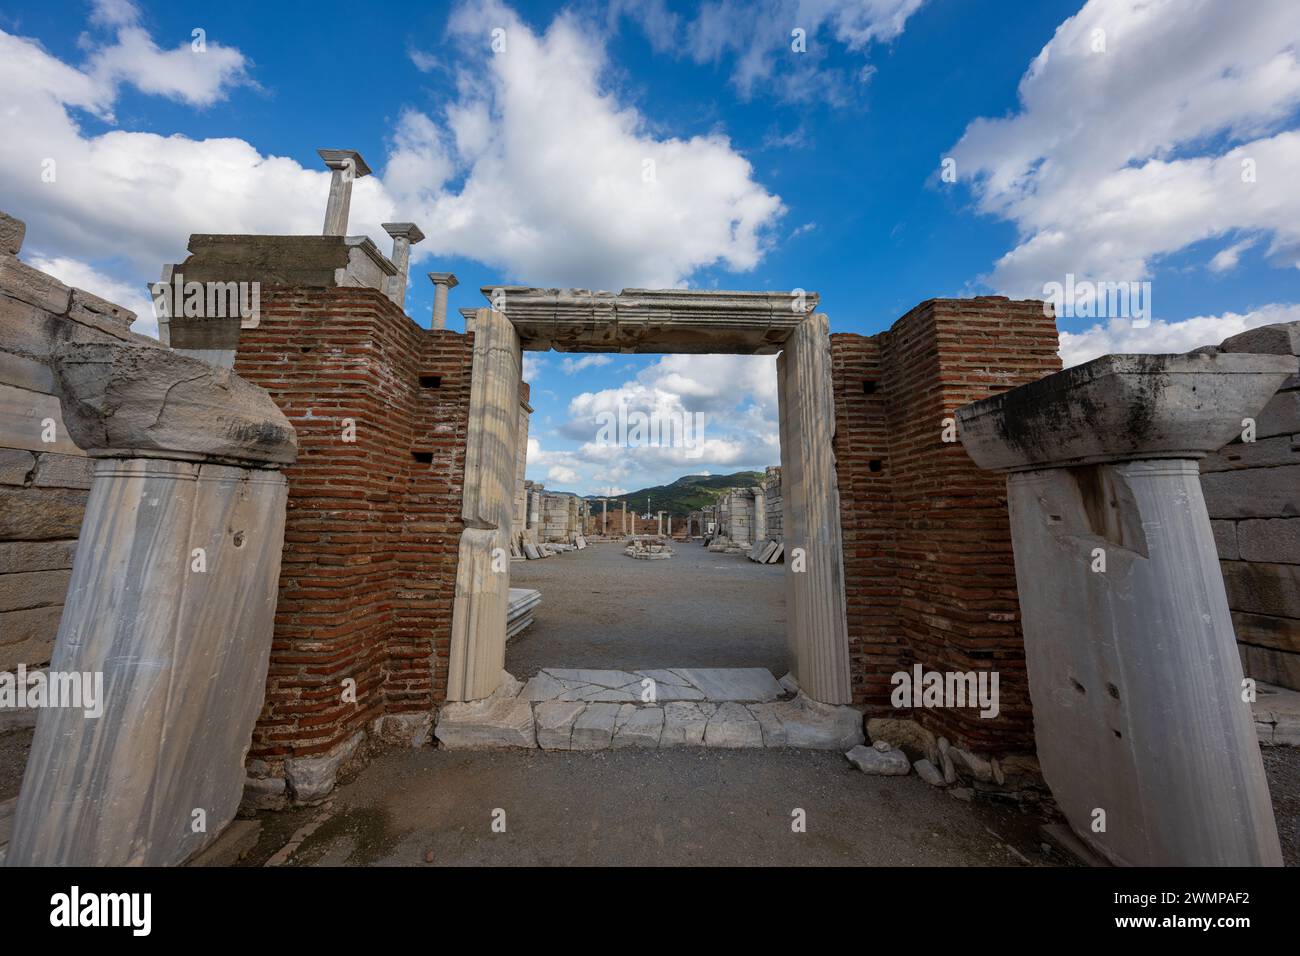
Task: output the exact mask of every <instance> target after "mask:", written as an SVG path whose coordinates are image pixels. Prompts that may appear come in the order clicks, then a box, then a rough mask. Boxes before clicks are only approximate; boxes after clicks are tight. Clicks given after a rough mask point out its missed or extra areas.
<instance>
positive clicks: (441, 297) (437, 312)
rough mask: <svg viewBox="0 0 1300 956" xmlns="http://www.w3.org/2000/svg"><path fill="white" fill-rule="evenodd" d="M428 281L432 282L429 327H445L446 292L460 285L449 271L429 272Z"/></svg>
mask: <svg viewBox="0 0 1300 956" xmlns="http://www.w3.org/2000/svg"><path fill="white" fill-rule="evenodd" d="M429 281H430V282H432V283H433V323H432V325H431V326H430V328H434V329H445V328H446V327H447V293H448V292H449V291H450V290H451V289H454V288H456V286H458V285H460V282H459V281H457V279H456V277H455V276H454V275H452V274H451V273H450V272H430V273H429Z"/></svg>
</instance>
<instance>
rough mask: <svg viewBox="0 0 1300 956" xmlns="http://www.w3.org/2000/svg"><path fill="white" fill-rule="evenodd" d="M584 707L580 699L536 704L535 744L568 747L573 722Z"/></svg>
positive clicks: (552, 748) (534, 711) (545, 746)
mask: <svg viewBox="0 0 1300 956" xmlns="http://www.w3.org/2000/svg"><path fill="white" fill-rule="evenodd" d="M535 679H536V678H534V680H535ZM586 709H587V705H586V704H584V703H583V702H582V701H563V700H548V701H544V702H543V703H540V704H538V705H537V706H536V707H535V708H533V714H534V718H535V719H536V721H537V746H539V747H541V748H542V749H543V750H568V749H570V748H569V744H570V740H571V738H572V736H573V722H574V721H575V720H577V719H578V717H579V715H580V714H581V713H582V712H583V711H584V710H586Z"/></svg>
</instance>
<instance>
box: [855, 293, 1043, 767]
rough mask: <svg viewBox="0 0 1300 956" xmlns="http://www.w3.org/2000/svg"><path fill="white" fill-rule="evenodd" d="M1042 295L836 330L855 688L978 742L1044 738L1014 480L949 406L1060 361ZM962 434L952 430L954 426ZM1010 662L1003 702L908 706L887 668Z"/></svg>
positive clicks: (939, 302)
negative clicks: (1037, 730)
mask: <svg viewBox="0 0 1300 956" xmlns="http://www.w3.org/2000/svg"><path fill="white" fill-rule="evenodd" d="M1057 344H1058V343H1057V334H1056V324H1055V322H1054V320H1053V319H1052V318H1050V317H1047V316H1044V314H1043V305H1042V303H1041V302H1038V301H1033V300H1030V301H1011V300H1008V299H1006V298H1002V297H998V296H990V297H981V298H975V299H932V300H929V301H926V302H923V303H921V304H920V305H918V306H917V307H916V308H914V309H912V310H911V311H910V312H908V313H907V315H905V316H903V317H902V318H901V319H899V320H898V321H897V322H895V323H894V325H893V326H892V327H891V328H890V329H889V331H887V332H883V333H880V334H879V335H875V336H869V337H868V336H861V335H851V334H843V333H840V334H834V335H832V336H831V351H832V363H833V389H834V395H835V405H836V433H835V455H836V467H837V475H838V481H839V492H840V500H841V508H842V521H841V525H842V533H843V542H844V576H845V591H846V597H847V614H848V628H849V650H850V668H851V673H852V680H853V688H854V700H855V702H856V703H858V704H859V705H861V706H863V707H864V708H866V710H867V712H868V714H869V716H889V717H899V718H907V719H912V720H915V721H917V722H919V723H920V724H922V726H924V727H927V728H928V729H930V730H932V731H933V732H934V733H936V734H942V735H945V736H947V737H948V738H949V739H951V740H952V741H953V743H955V744H957V745H959V746H962V747H964V748H966V749H968V750H973V751H977V752H981V753H995V754H996V753H1009V752H1019V751H1027V750H1032V747H1033V717H1032V710H1031V707H1030V702H1029V692H1028V683H1027V679H1026V676H1025V662H1024V648H1023V640H1022V637H1021V633H1020V627H1019V607H1018V603H1017V599H1016V578H1015V565H1014V561H1013V555H1012V550H1011V535H1010V527H1009V523H1008V518H1007V511H1006V488H1005V482H1004V479H1003V477H1002V476H1000V475H991V474H990V473H988V472H982V471H980V469H978V468H977V467H976V466H975V464H974V463H973V462H972V461H971V460H970V459H969V457H967V455H966V453H965V452H964V450H963V449H962V447H961V444H960V442H959V441H956V440H951V441H945V440H944V439H945V434H944V427H945V419H950V418H951V417H952V415H953V412H954V411H955V410H956V409H957V408H958V407H959V406H961V405H964V404H966V403H967V402H971V401H974V400H976V399H978V398H982V397H984V396H987V395H990V394H993V393H994V392H998V391H1004V390H1006V389H1009V388H1012V387H1014V386H1016V385H1019V384H1022V383H1024V382H1029V381H1033V380H1035V379H1038V378H1041V377H1042V376H1044V375H1047V374H1049V373H1051V372H1053V371H1056V370H1057V369H1059V368H1060V359H1059V357H1058V356H1057V351H1056V350H1057ZM947 437H950V438H955V432H949V434H948V436H947ZM917 663H919V664H921V665H922V667H923V668H924V669H925V670H927V671H939V672H969V671H977V672H978V671H985V670H990V669H995V670H997V671H998V673H999V691H1000V700H1001V712H1000V714H999V716H998V717H997V718H981V717H980V716H979V713H978V709H976V708H951V709H944V708H921V709H915V710H913V709H906V710H896V709H895V708H894V707H893V706H892V704H891V702H890V692H891V690H892V689H893V687H892V685H891V683H890V677H891V675H892V674H893V673H895V672H896V671H910V670H911V668H912V666H913V665H914V664H917Z"/></svg>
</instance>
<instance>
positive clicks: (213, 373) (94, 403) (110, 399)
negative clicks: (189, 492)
mask: <svg viewBox="0 0 1300 956" xmlns="http://www.w3.org/2000/svg"><path fill="white" fill-rule="evenodd" d="M54 363H55V364H54V368H55V373H56V375H57V377H58V380H59V383H60V386H61V391H62V397H63V406H64V413H65V416H66V421H67V425H68V430H69V431H70V433H71V437H72V439H73V441H75V442H76V443H77V445H78V446H79V447H81V448H84V449H86V450H88V451H94V450H110V449H120V450H129V451H133V452H137V453H138V452H147V451H163V452H166V453H168V454H169V455H177V454H184V453H190V454H193V455H195V456H196V457H202V458H204V459H206V460H214V459H216V460H229V461H238V462H241V463H259V464H261V463H265V464H279V465H289V464H293V462H294V461H295V459H296V458H297V450H298V439H297V435H296V434H295V433H294V430H293V426H291V425H290V424H289V422H288V420H287V419H286V418H285V417H284V415H283V413H282V412H281V411H280V409H279V408H277V407H276V405H275V403H274V402H273V401H271V397H270V396H269V395H268V394H267V393H266V392H265V391H264V390H263V389H261V388H259V387H257V386H256V385H252V384H250V383H248V382H246V381H244V380H243V379H242V378H240V377H239V376H237V375H235V374H234V373H233V372H232V371H230V370H229V369H224V368H217V367H215V366H212V365H208V364H206V363H204V362H199V361H197V360H195V359H191V358H187V357H185V356H183V355H179V354H177V353H175V352H171V351H168V350H167V349H159V348H146V347H143V346H119V345H102V344H96V345H84V344H83V345H64V346H62V347H60V348H59V350H58V352H57V353H56V355H55V358H54Z"/></svg>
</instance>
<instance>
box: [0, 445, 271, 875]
mask: <svg viewBox="0 0 1300 956" xmlns="http://www.w3.org/2000/svg"><path fill="white" fill-rule="evenodd" d="M286 497H287V488H286V484H285V480H284V476H283V475H281V474H279V473H278V472H270V471H260V470H253V469H244V468H234V467H227V466H222V465H210V464H197V463H192V462H181V461H169V460H142V459H134V460H132V459H127V460H121V461H116V460H112V461H104V462H101V463H100V466H99V468H98V470H97V471H96V475H95V483H94V485H93V487H92V488H91V492H90V497H89V501H88V504H87V507H86V520H85V525H84V527H83V529H82V534H81V543H80V546H79V548H78V554H77V561H76V563H75V565H74V567H73V571H72V580H71V583H70V584H69V587H68V593H67V604H66V607H65V608H64V612H63V617H62V622H61V624H60V629H59V637H58V639H57V641H56V644H55V649H54V654H53V656H52V658H51V662H50V667H51V670H53V671H77V672H82V673H85V672H90V673H102V674H103V683H104V700H103V704H104V712H103V715H102V716H101V717H99V718H97V719H87V718H85V717H84V716H83V713H82V711H80V710H72V709H50V710H46V711H45V712H44V713H43V714H42V716H41V720H40V722H39V723H38V725H37V729H36V736H35V739H34V740H33V743H32V749H31V755H30V758H29V761H28V768H29V770H30V773H29V774H28V775H27V777H26V778H25V780H24V786H23V789H22V794H21V796H20V798H19V802H18V812H17V817H16V826H15V835H14V841H13V843H12V844H11V845H10V849H9V856H8V860H7V862H8V863H9V864H10V865H48V864H60V865H77V866H123V865H175V864H177V863H180V862H181V861H183V860H185V859H186V858H187V857H189V856H190V855H192V854H193V853H195V852H197V851H199V850H200V849H202V848H203V847H204V846H205V845H206V844H207V843H208V842H210V840H211V839H212V838H213V837H215V835H216V834H218V833H220V831H221V830H222V828H224V827H225V826H226V824H228V823H229V822H230V821H231V820H232V819H233V818H234V815H235V811H236V809H237V808H238V805H239V802H240V799H241V796H242V784H243V779H244V757H245V754H246V753H247V750H248V746H249V740H250V738H251V735H252V730H253V724H254V723H255V721H256V719H257V715H258V713H259V712H260V711H261V708H262V701H263V696H264V689H265V682H266V671H267V664H268V661H269V656H270V650H271V631H272V627H273V623H274V613H275V605H276V599H277V597H278V578H279V567H280V554H281V550H282V546H283V534H284V508H285V500H286ZM195 547H202V548H204V550H205V552H206V556H207V557H206V567H207V571H206V572H205V573H202V574H197V573H191V572H190V570H189V562H190V552H191V549H192V548H195ZM181 582H183V585H182V583H181ZM142 807H145V808H148V809H149V812H147V813H144V812H141V808H142ZM196 808H202V809H203V810H205V811H206V819H207V827H208V830H207V833H194V832H193V831H192V829H191V827H190V821H191V819H192V814H193V811H194V810H195V809H196Z"/></svg>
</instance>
